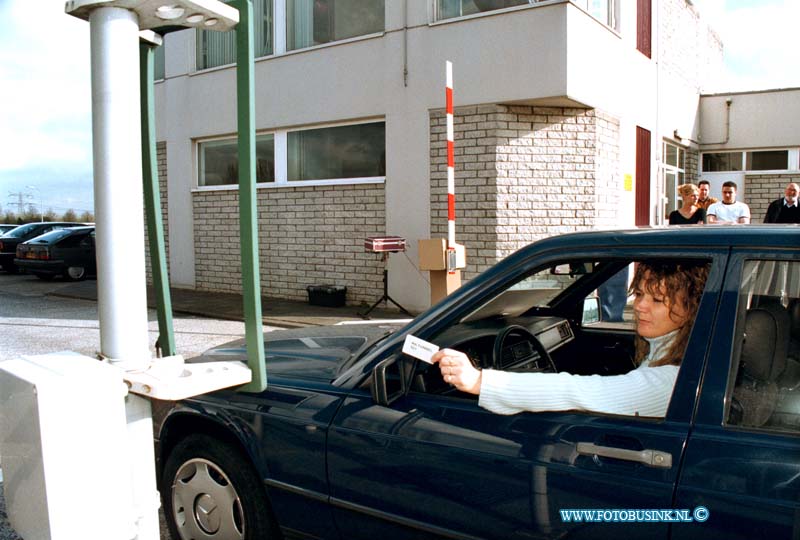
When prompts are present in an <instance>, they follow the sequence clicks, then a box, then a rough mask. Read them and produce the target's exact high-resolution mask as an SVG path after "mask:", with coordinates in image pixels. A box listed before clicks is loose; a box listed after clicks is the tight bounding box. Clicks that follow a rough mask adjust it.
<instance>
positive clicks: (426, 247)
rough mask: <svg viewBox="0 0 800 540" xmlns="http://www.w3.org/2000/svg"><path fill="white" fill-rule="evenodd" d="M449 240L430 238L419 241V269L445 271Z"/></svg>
mask: <svg viewBox="0 0 800 540" xmlns="http://www.w3.org/2000/svg"><path fill="white" fill-rule="evenodd" d="M446 256H447V240H445V239H444V238H430V239H428V240H420V241H419V269H420V270H445V269H446V268H447V260H446V259H445V257H446Z"/></svg>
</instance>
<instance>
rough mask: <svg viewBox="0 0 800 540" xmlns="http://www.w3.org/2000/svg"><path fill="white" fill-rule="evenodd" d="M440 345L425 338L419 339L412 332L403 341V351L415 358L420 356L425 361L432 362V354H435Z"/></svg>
mask: <svg viewBox="0 0 800 540" xmlns="http://www.w3.org/2000/svg"><path fill="white" fill-rule="evenodd" d="M438 350H439V347H437V346H436V345H434V344H433V343H428V342H427V341H425V340H424V339H419V338H418V337H414V336H412V335H411V334H408V335H407V336H406V341H405V343H403V352H404V353H405V354H407V355H409V356H413V357H414V358H419V359H420V360H422V361H423V362H427V363H429V364H431V363H432V362H431V356H433V355H434V353H435V352H436V351H438Z"/></svg>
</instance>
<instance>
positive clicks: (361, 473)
mask: <svg viewBox="0 0 800 540" xmlns="http://www.w3.org/2000/svg"><path fill="white" fill-rule="evenodd" d="M653 259H678V260H681V261H687V260H691V261H696V262H700V263H708V264H709V265H710V271H709V277H708V280H707V282H706V285H705V290H704V292H703V294H702V299H701V302H700V306H699V310H698V313H697V317H696V319H695V322H694V326H693V329H692V334H691V337H690V339H689V344H688V346H687V348H686V352H685V354H684V358H683V361H682V364H681V367H680V371H679V373H678V377H677V382H676V383H675V388H674V391H673V394H672V398H671V400H670V403H669V408H668V411H667V414H666V417H665V418H652V417H642V416H622V415H608V414H598V413H592V412H585V411H567V412H539V413H531V412H523V413H519V414H515V415H510V416H501V415H497V414H493V413H491V412H489V411H487V410H485V409H483V408H481V407H480V406H479V404H478V400H477V398H476V397H475V396H472V395H468V394H462V393H460V392H458V391H457V390H455V389H454V388H453V387H452V386H450V385H448V384H446V383H445V382H444V381H443V380H442V377H441V375H440V372H439V369H438V367H436V366H431V365H429V364H426V363H424V362H421V361H418V360H415V359H413V358H411V357H410V356H407V355H404V354H403V353H402V351H401V348H402V346H403V341H404V338H405V336H406V335H407V334H413V335H414V336H417V337H419V338H422V339H424V340H427V341H429V342H432V343H434V344H436V345H438V346H440V347H451V348H457V349H460V350H462V351H464V352H466V353H467V354H468V355H469V356H470V358H471V359H472V360H473V361H474V362H475V363H476V364H477V365H479V366H480V367H494V368H497V369H504V370H512V371H548V370H549V371H552V370H557V371H566V372H569V373H577V374H585V375H592V374H596V375H600V376H602V375H611V374H621V373H626V372H627V371H630V370H631V369H633V354H634V352H633V348H634V345H633V340H634V330H633V324H632V322H631V309H630V304H629V303H626V302H624V299H625V295H624V293H623V294H622V298H623V303H622V304H621V305H620V306H617V308H618V309H616V310H615V311H616V313H621V317H617V316H615V317H614V319H613V320H607V319H604V313H606V312H607V311H606V310H605V309H601V308H602V307H604V306H603V304H604V303H605V299H604V298H602V294H600V297H599V296H598V291H603V286H604V284H607V283H608V282H615V281H616V282H619V281H620V279H619V275H620V273H623V275H625V274H624V273H625V272H628V271H629V269H630V268H632V267H633V266H634V265H636V263H637V262H640V261H651V260H653ZM621 281H622V283H624V282H625V279H622V280H621ZM266 353H267V373H268V376H269V387H268V389H267V390H266V391H264V392H262V393H260V394H252V393H243V392H236V391H233V390H231V391H219V392H215V393H213V394H209V395H204V396H200V397H197V398H194V399H191V400H186V401H183V402H178V403H157V405H156V407H155V415H154V416H155V427H156V437H157V456H158V460H159V476H160V488H161V493H162V497H163V502H164V508H165V512H166V515H167V520H168V522H169V525H170V528H171V532H172V535H173V537H174V538H176V539H178V538H180V539H184V540H186V539H190V538H216V539H230V538H244V539H249V540H253V539H257V538H280V537H286V538H343V539H351V540H352V539H362V538H363V539H370V540H372V539H375V538H379V539H381V540H389V539H394V538H403V539H406V538H498V539H534V538H581V539H588V538H643V539H644V538H647V539H653V538H702V539H704V540H709V539H713V538H720V539H722V538H724V539H751V538H769V539H778V538H787V539H788V538H798V535H800V517H798V516H800V227H796V226H781V227H777V226H742V227H738V226H736V227H734V226H729V227H712V226H707V227H693V228H671V229H668V230H667V229H664V230H634V231H615V232H594V233H579V234H571V235H564V236H560V237H554V238H549V239H546V240H542V241H540V242H537V243H534V244H532V245H530V246H528V247H526V248H523V249H521V250H520V251H518V252H517V253H515V254H513V255H511V256H509V257H508V258H506V259H505V260H503V261H502V262H501V263H499V264H497V265H496V266H494V267H493V268H491V269H489V270H488V271H486V272H484V273H483V274H481V275H480V276H478V277H476V278H474V279H472V280H470V281H469V282H468V283H466V284H465V285H464V286H462V287H461V288H460V289H458V290H457V291H455V292H454V293H453V294H451V295H450V296H449V297H448V298H446V299H445V300H443V301H442V302H440V303H439V304H437V305H435V306H433V307H432V308H431V309H430V310H428V311H427V312H425V313H423V314H422V315H420V316H419V317H417V318H416V319H414V320H413V321H410V322H409V323H408V324H407V325H405V326H403V327H395V326H391V325H383V324H374V325H341V326H335V327H320V328H313V329H301V330H287V331H276V332H271V333H269V334H267V336H266ZM244 354H245V353H244V344H243V342H235V343H231V344H229V345H227V346H223V347H220V348H217V349H214V350H211V351H209V352H207V353H206V354H205V355H204V356H202V357H200V358H198V359H197V360H199V361H214V360H217V359H219V360H223V359H224V360H231V359H236V358H244ZM550 360H552V364H551V362H550Z"/></svg>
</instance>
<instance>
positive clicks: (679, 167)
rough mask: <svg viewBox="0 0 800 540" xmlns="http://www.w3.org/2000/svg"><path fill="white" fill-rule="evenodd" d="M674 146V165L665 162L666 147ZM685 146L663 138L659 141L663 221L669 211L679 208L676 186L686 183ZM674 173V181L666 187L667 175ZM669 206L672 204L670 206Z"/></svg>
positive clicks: (679, 199)
mask: <svg viewBox="0 0 800 540" xmlns="http://www.w3.org/2000/svg"><path fill="white" fill-rule="evenodd" d="M668 147H674V148H675V149H676V156H675V157H676V165H672V164H670V163H667V148H668ZM686 150H687V149H686V148H685V147H683V146H681V145H680V144H678V143H676V142H674V141H670V140H667V139H664V140H662V141H661V181H662V185H663V189H664V197H665V198H666V199H667V200H666V201H665V202H664V209H663V212H664V216H663V217H664V221H665V222H666V221H667V219H668V218H669V214H670V212H672V211H673V210H676V209H677V208H679V206H677V205H678V203H679V201H681V198H680V196H679V195H678V186H680V185H682V184H685V183H686ZM668 174H674V175H675V182H674V185H672V186H671V189H668V183H667V175H668ZM671 206H674V208H672V207H671Z"/></svg>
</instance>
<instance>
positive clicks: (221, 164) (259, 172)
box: [197, 134, 275, 186]
mask: <svg viewBox="0 0 800 540" xmlns="http://www.w3.org/2000/svg"><path fill="white" fill-rule="evenodd" d="M197 153H198V158H199V175H198V185H200V186H224V185H236V184H238V183H239V154H238V147H237V143H236V139H223V140H216V141H205V142H201V143H199V144H198V152H197ZM256 181H257V182H259V183H261V182H274V181H275V140H274V136H273V135H272V134H269V135H259V136H258V137H256Z"/></svg>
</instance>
